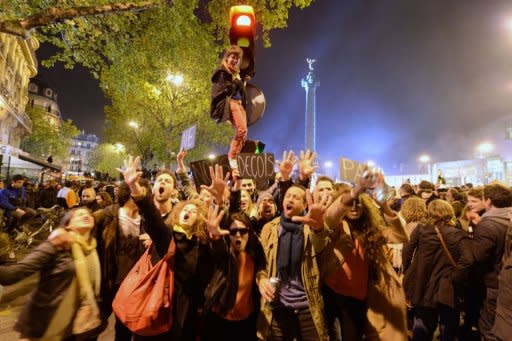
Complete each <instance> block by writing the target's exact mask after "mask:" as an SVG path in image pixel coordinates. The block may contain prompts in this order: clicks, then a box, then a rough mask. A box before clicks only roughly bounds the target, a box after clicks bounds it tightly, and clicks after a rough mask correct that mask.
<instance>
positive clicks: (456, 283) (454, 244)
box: [403, 224, 472, 308]
mask: <svg viewBox="0 0 512 341" xmlns="http://www.w3.org/2000/svg"><path fill="white" fill-rule="evenodd" d="M438 228H439V231H440V233H441V235H442V237H443V239H444V241H445V243H446V246H447V248H448V250H449V251H450V253H451V255H452V257H453V259H454V260H455V262H456V265H455V266H454V265H452V263H451V262H450V259H449V258H448V255H447V253H446V251H445V250H444V248H443V246H442V244H441V241H440V240H439V238H438V236H437V233H436V231H435V228H434V226H433V225H418V227H416V229H415V230H414V231H413V232H412V234H411V239H410V241H409V243H407V244H406V245H405V247H404V250H403V266H404V273H405V276H404V289H405V293H406V297H407V299H408V300H409V301H410V303H411V304H413V305H415V306H420V307H430V308H435V307H437V306H438V304H444V305H447V306H449V307H451V308H456V307H457V297H460V296H461V295H462V293H463V291H462V290H461V286H462V284H463V283H464V282H465V281H466V280H467V277H468V275H469V268H470V266H471V264H472V256H471V239H469V237H468V236H467V234H466V233H465V232H464V231H462V230H461V229H457V228H455V227H453V226H450V225H447V224H440V225H439V226H438Z"/></svg>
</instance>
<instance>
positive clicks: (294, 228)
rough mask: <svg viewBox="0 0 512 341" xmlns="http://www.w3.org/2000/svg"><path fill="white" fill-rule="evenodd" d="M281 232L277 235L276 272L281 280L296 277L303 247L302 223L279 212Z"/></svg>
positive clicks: (297, 276)
mask: <svg viewBox="0 0 512 341" xmlns="http://www.w3.org/2000/svg"><path fill="white" fill-rule="evenodd" d="M281 227H282V228H283V233H282V234H281V236H279V248H278V252H277V273H278V276H279V277H280V278H281V280H282V281H285V282H286V281H288V279H298V278H299V274H300V265H301V261H302V251H303V247H304V233H303V231H304V225H303V224H299V223H295V222H293V221H292V220H291V219H289V218H286V217H285V216H284V214H283V213H282V214H281Z"/></svg>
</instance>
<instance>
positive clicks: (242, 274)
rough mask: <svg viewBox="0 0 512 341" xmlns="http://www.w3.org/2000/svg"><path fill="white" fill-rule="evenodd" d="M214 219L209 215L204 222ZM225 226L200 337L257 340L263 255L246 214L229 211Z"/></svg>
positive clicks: (263, 264) (208, 291)
mask: <svg viewBox="0 0 512 341" xmlns="http://www.w3.org/2000/svg"><path fill="white" fill-rule="evenodd" d="M211 213H212V212H211ZM213 221H215V217H212V216H211V214H210V215H209V217H208V222H207V223H210V222H213ZM217 221H218V220H217ZM228 226H229V238H225V239H224V242H225V243H224V244H223V247H224V252H220V253H218V254H219V259H218V260H217V261H216V262H215V263H216V264H218V266H217V268H216V269H215V272H214V275H213V277H212V280H211V282H210V284H209V285H208V288H207V289H206V292H205V295H206V304H205V310H206V311H208V314H207V317H206V323H205V329H204V330H205V333H204V334H205V335H203V340H207V341H208V340H228V341H229V340H256V312H257V311H258V307H257V304H258V302H259V298H258V296H257V295H258V287H257V286H256V273H257V272H258V271H259V270H261V269H264V268H265V255H264V253H263V248H262V246H261V244H260V241H259V239H258V237H257V236H256V234H255V233H254V231H253V230H252V229H251V221H250V220H249V218H248V217H247V215H245V214H243V213H234V214H231V215H230V217H229V219H228Z"/></svg>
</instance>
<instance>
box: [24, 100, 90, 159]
mask: <svg viewBox="0 0 512 341" xmlns="http://www.w3.org/2000/svg"><path fill="white" fill-rule="evenodd" d="M26 111H27V114H28V115H29V117H30V119H31V120H32V134H30V135H29V136H27V137H26V138H24V139H23V141H22V143H21V148H22V149H23V150H25V151H27V152H29V153H30V154H32V155H33V156H35V157H38V158H42V159H46V158H47V157H49V156H50V155H51V156H53V160H54V162H56V163H62V162H63V161H64V160H66V159H67V157H68V154H69V148H70V147H71V146H72V145H73V138H74V137H76V136H77V135H78V134H79V133H80V131H79V130H78V128H77V127H76V126H75V125H74V124H73V122H72V121H71V120H65V121H64V120H63V121H61V122H59V123H58V125H57V126H55V125H52V123H51V122H52V121H51V120H49V119H48V113H47V112H46V111H44V110H43V109H39V108H35V107H32V108H30V107H27V110H26Z"/></svg>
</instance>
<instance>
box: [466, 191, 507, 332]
mask: <svg viewBox="0 0 512 341" xmlns="http://www.w3.org/2000/svg"><path fill="white" fill-rule="evenodd" d="M484 205H485V211H486V212H485V214H484V215H483V216H482V219H481V220H480V222H479V223H478V225H476V227H475V234H474V239H473V241H474V243H473V248H472V251H473V257H474V261H475V263H476V265H477V266H478V267H479V269H481V270H482V273H483V278H484V286H485V295H486V296H485V300H484V302H483V306H482V308H481V310H480V319H479V321H478V325H479V327H480V333H481V337H482V340H497V338H496V337H495V336H494V334H493V333H492V331H491V329H492V327H493V325H494V319H495V315H496V298H497V296H498V275H499V273H500V270H501V267H502V257H503V250H504V247H505V239H506V234H507V229H508V227H509V225H510V214H512V207H511V206H512V192H511V191H510V190H509V189H508V188H507V187H505V186H503V185H500V184H491V185H486V186H485V187H484Z"/></svg>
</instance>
